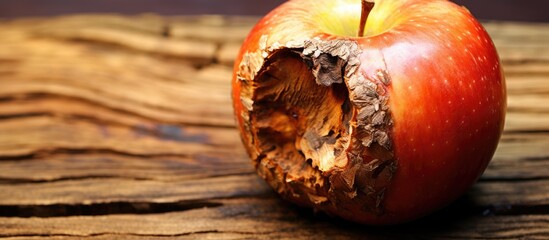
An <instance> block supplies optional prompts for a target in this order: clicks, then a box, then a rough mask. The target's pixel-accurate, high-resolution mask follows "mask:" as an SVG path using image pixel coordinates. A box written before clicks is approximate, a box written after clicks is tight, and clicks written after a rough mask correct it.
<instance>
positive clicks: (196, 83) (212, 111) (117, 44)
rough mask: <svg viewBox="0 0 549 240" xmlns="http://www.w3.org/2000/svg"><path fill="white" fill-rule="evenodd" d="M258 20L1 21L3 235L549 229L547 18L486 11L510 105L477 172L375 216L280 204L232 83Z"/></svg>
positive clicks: (457, 234) (494, 233) (357, 234)
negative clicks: (457, 186)
mask: <svg viewBox="0 0 549 240" xmlns="http://www.w3.org/2000/svg"><path fill="white" fill-rule="evenodd" d="M256 20H257V19H253V18H241V17H230V18H228V17H218V16H210V17H174V18H162V17H157V16H151V15H146V16H136V17H120V16H112V15H105V16H83V15H81V16H67V17H59V18H48V19H19V20H13V21H2V22H0V237H7V238H12V239H42V238H48V237H54V238H58V239H72V238H83V239H112V238H128V239H149V238H172V237H177V238H180V239H196V238H199V239H208V238H212V239H241V238H243V239H256V238H269V239H272V238H292V239H295V238H303V239H305V238H314V239H337V238H340V239H347V238H382V239H385V238H390V237H400V238H402V237H404V238H410V237H420V238H448V239H454V238H458V239H459V238H465V239H474V238H492V239H514V238H527V239H547V238H549V171H548V170H549V44H548V43H549V25H542V24H514V23H486V28H487V29H488V31H489V32H490V33H491V35H492V37H493V38H494V41H495V43H496V46H497V48H498V50H499V53H500V56H501V59H502V62H503V64H504V69H505V73H506V78H507V86H508V94H509V100H508V102H509V104H508V105H509V110H508V115H507V116H508V118H507V122H506V127H505V133H504V136H503V138H502V140H501V142H500V145H499V148H498V150H497V153H496V155H495V157H494V160H493V161H492V162H491V164H490V166H489V167H488V169H487V170H486V172H485V174H484V175H483V177H482V178H481V180H480V181H479V182H478V183H477V184H476V185H475V186H474V187H473V188H472V189H471V190H470V191H469V192H468V193H467V194H466V195H465V196H464V197H462V198H460V199H459V200H458V201H456V202H455V203H454V204H452V205H451V206H449V207H447V208H445V209H443V210H441V211H439V212H437V213H435V214H433V215H431V216H428V217H425V218H423V219H420V220H418V221H415V222H412V223H409V224H404V225H400V226H392V227H368V226H360V225H355V224H352V223H348V222H345V221H342V220H339V219H334V218H330V217H328V216H325V215H323V214H320V213H313V212H312V211H311V210H308V209H300V208H297V207H295V206H293V205H291V204H288V203H286V202H283V201H281V200H279V198H278V197H277V195H275V194H274V193H273V192H272V191H271V189H270V188H269V187H268V186H267V185H266V184H265V183H264V182H263V181H262V180H261V179H260V178H259V177H258V176H257V175H256V174H255V172H254V170H253V168H252V166H251V164H250V162H249V159H248V157H247V156H246V154H245V153H244V151H243V147H242V146H241V143H240V139H239V137H238V134H237V132H236V130H235V129H234V122H233V118H232V110H231V104H230V101H231V99H230V95H229V91H230V86H229V84H230V78H231V72H232V59H233V58H234V56H235V54H236V51H237V50H238V48H239V45H240V42H241V41H242V39H243V37H245V36H246V34H247V32H248V31H249V29H250V28H251V26H252V25H253V23H254V22H255V21H256Z"/></svg>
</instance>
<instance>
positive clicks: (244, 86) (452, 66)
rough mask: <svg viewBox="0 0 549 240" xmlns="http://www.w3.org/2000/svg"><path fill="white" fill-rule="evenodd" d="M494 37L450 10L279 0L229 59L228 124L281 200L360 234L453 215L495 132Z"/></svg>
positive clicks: (445, 5) (498, 108)
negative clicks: (352, 224)
mask: <svg viewBox="0 0 549 240" xmlns="http://www.w3.org/2000/svg"><path fill="white" fill-rule="evenodd" d="M489 39H490V38H489V36H488V34H487V33H486V31H485V30H484V28H483V27H482V26H481V24H480V23H479V22H478V21H477V20H475V19H474V17H473V16H472V15H471V14H470V13H469V12H468V11H467V10H466V9H465V8H463V7H461V6H457V5H455V4H453V3H451V2H449V1H445V0H404V1H397V0H376V1H366V0H292V1H288V2H287V3H284V4H283V5H281V6H279V7H278V8H276V9H274V10H273V11H272V12H271V13H269V14H268V15H267V16H265V17H264V18H263V19H262V20H260V21H259V23H258V24H257V25H256V26H255V27H254V29H253V30H252V31H251V33H250V35H249V36H248V37H247V39H246V40H245V42H244V44H243V46H242V48H241V51H240V53H239V55H238V57H237V59H236V62H235V71H234V77H233V82H232V85H233V91H232V94H233V95H232V97H233V106H234V111H235V117H236V120H237V123H238V127H239V129H240V132H241V136H242V141H243V143H244V146H245V148H246V150H247V152H248V154H249V155H250V157H251V159H252V160H253V163H254V164H255V167H256V169H257V172H258V174H259V175H260V176H261V177H262V178H264V179H265V180H266V181H267V182H268V183H269V184H270V185H271V186H272V187H273V188H274V189H275V190H276V191H277V192H278V193H279V194H280V195H281V196H282V197H283V198H285V199H287V200H289V201H292V202H294V203H296V204H299V205H301V206H306V207H312V208H314V209H317V210H320V211H324V212H326V213H328V214H330V215H335V216H339V217H342V218H344V219H348V220H351V221H356V222H360V223H366V224H395V223H400V222H405V221H410V220H413V219H417V218H419V217H421V216H424V215H426V214H429V213H431V212H433V211H435V210H437V209H440V208H442V207H444V206H446V205H448V204H449V203H451V202H452V201H453V200H455V199H456V198H458V197H459V196H460V195H461V194H463V193H464V192H465V191H466V190H467V189H468V188H469V187H470V186H471V185H472V184H473V183H474V182H475V181H476V180H477V179H478V178H479V176H480V175H481V174H482V172H483V171H484V169H485V168H486V166H487V164H488V162H489V161H490V159H491V158H492V156H493V153H494V151H495V149H496V147H497V143H498V141H499V138H500V135H501V132H502V129H503V124H504V119H505V107H506V91H505V80H504V77H503V74H502V69H501V68H500V66H501V65H500V64H499V58H498V55H497V52H496V50H495V48H494V46H493V44H492V43H491V41H489ZM479 59H480V60H479ZM479 102H481V103H482V104H479ZM451 103H460V104H451ZM472 109H474V110H472Z"/></svg>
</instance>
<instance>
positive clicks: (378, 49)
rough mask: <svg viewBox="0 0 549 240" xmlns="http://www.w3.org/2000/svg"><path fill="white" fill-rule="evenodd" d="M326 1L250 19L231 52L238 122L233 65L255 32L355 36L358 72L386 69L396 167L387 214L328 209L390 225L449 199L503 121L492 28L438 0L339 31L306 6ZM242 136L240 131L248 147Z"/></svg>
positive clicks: (404, 4) (480, 164)
mask: <svg viewBox="0 0 549 240" xmlns="http://www.w3.org/2000/svg"><path fill="white" fill-rule="evenodd" d="M327 2H328V0H323V1H318V0H303V1H289V2H287V3H285V4H283V5H281V6H280V7H278V8H277V9H275V10H273V11H272V12H271V13H270V14H268V15H267V16H266V17H265V18H263V19H262V20H261V21H260V22H259V23H258V24H257V25H256V26H255V27H254V28H253V30H252V31H251V33H250V35H249V36H248V38H247V39H246V41H245V43H244V44H243V46H242V49H241V51H240V53H239V55H238V57H237V59H236V62H235V75H234V78H233V82H232V84H233V99H234V101H233V102H234V103H233V104H234V109H235V116H236V119H237V123H238V125H239V127H240V129H241V131H245V129H244V119H242V118H241V117H240V112H241V111H242V110H243V106H242V103H241V101H238V99H240V88H241V86H240V81H239V80H237V79H236V72H237V71H238V67H239V64H240V62H241V61H242V57H243V55H244V53H246V52H254V51H257V50H258V49H259V47H260V46H259V40H260V38H261V36H263V35H267V36H269V39H276V41H277V42H282V43H284V42H286V41H288V40H292V39H295V38H298V39H299V38H305V39H312V38H314V37H319V38H321V39H326V40H329V39H338V38H339V39H342V38H344V39H352V40H354V41H356V42H357V43H358V44H359V45H360V48H361V50H362V52H361V54H360V62H361V64H360V69H359V71H360V73H361V74H363V75H364V76H374V75H375V74H376V71H377V70H378V69H380V68H383V67H385V68H386V69H387V71H388V74H389V76H390V79H391V82H390V84H388V85H387V86H384V88H385V91H386V94H387V96H388V97H389V105H390V111H391V117H392V121H393V125H392V133H391V134H390V138H391V141H392V143H393V152H394V155H395V159H396V161H397V164H398V168H397V170H396V173H395V174H394V177H393V179H392V182H391V185H390V187H389V188H388V190H387V192H386V195H385V199H384V207H385V214H382V215H375V214H348V213H344V212H343V213H342V212H338V211H337V210H332V211H331V212H329V213H331V214H335V215H339V216H340V217H343V218H345V219H348V220H351V221H356V222H361V223H367V224H376V225H377V224H395V223H400V222H405V221H410V220H413V219H417V218H419V217H421V216H424V215H426V214H429V213H431V212H433V211H435V210H437V209H440V208H442V207H444V206H446V205H448V204H449V203H451V202H452V201H454V200H455V199H456V198H458V197H459V196H460V195H462V194H463V193H464V192H465V191H467V189H469V188H470V187H471V186H472V185H473V183H474V182H475V181H476V180H477V179H478V178H479V177H480V175H481V174H482V172H483V171H484V170H485V168H486V167H487V165H488V163H489V161H490V159H491V158H492V156H493V154H494V152H495V149H496V147H497V143H498V141H499V138H500V135H501V132H502V130H503V126H504V119H505V108H506V90H505V80H504V76H503V73H502V69H501V66H500V63H499V58H498V55H497V52H496V50H495V47H494V45H493V43H492V41H491V39H490V37H489V36H488V34H487V33H486V31H485V30H484V28H483V27H482V26H481V24H480V23H478V22H477V20H475V18H474V17H473V16H472V15H471V14H470V13H469V12H468V11H467V10H466V9H465V8H463V7H460V6H457V5H455V4H453V3H451V2H448V1H444V0H409V1H401V2H399V3H394V4H395V5H399V6H397V8H396V9H392V10H390V11H393V12H392V13H391V14H390V15H391V17H390V18H391V20H390V21H393V22H394V24H393V25H392V26H391V27H390V28H389V29H388V30H386V31H384V32H383V33H381V34H378V35H374V36H368V37H345V36H336V35H332V34H329V33H325V32H323V31H322V30H321V27H319V26H317V25H318V23H317V21H316V20H315V19H313V17H311V16H310V14H309V11H310V10H309V9H314V8H315V7H316V8H318V6H319V5H323V4H327ZM331 17H332V18H334V19H335V18H337V16H331ZM388 21H389V20H388ZM357 24H358V23H357ZM273 41H274V40H273ZM248 141H249V139H247V138H246V137H245V134H244V133H243V142H244V144H245V146H247V148H249V146H250V144H249V142H248ZM248 151H250V149H248Z"/></svg>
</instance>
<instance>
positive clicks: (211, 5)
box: [0, 0, 549, 22]
mask: <svg viewBox="0 0 549 240" xmlns="http://www.w3.org/2000/svg"><path fill="white" fill-rule="evenodd" d="M282 2H284V0H156V1H155V0H0V18H16V17H30V16H55V15H62V14H70V13H122V14H139V13H158V14H162V15H187V14H229V15H264V14H266V13H267V12H268V11H269V10H270V9H273V8H274V7H275V6H277V5H279V4H280V3H282ZM454 2H456V3H458V4H460V5H464V6H466V7H467V8H468V9H469V10H470V11H471V12H472V13H473V14H474V15H475V16H476V17H477V18H479V19H483V20H510V21H536V22H549V0H522V1H521V0H454Z"/></svg>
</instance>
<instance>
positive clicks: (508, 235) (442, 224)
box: [0, 199, 549, 239]
mask: <svg viewBox="0 0 549 240" xmlns="http://www.w3.org/2000/svg"><path fill="white" fill-rule="evenodd" d="M219 202H220V203H221V204H222V205H221V206H219V207H213V208H199V209H190V210H187V211H182V212H169V213H163V214H147V215H139V216H136V215H131V214H129V215H128V214H125V215H106V216H74V217H53V218H0V236H2V237H9V236H22V237H32V236H36V237H39V236H44V235H48V236H59V237H63V236H68V237H86V238H88V237H89V238H90V239H96V238H99V239H102V238H105V237H110V236H118V237H122V236H126V235H129V236H134V237H136V238H137V237H162V236H165V237H167V236H172V237H173V236H178V237H179V236H181V237H189V238H205V237H212V238H216V239H228V238H231V239H232V238H233V237H235V238H237V239H239V238H246V239H249V238H254V239H256V238H260V239H273V238H277V239H278V238H285V239H286V238H292V239H301V238H315V239H334V238H335V239H352V238H376V237H377V238H379V237H385V238H386V237H393V238H402V237H405V238H409V237H411V236H414V237H419V238H426V237H427V238H439V239H440V238H452V239H455V238H467V239H476V238H498V239H513V238H521V237H528V238H532V239H542V238H543V237H544V236H547V234H549V228H548V226H549V218H548V217H547V215H524V216H496V217H494V216H484V217H483V216H482V215H480V214H478V213H471V212H463V211H460V210H461V209H460V208H461V207H462V205H457V204H456V205H454V206H453V207H452V208H453V209H452V210H451V211H449V212H446V213H443V214H439V215H434V216H431V217H429V218H426V219H423V220H420V221H418V222H415V223H412V224H408V225H402V226H397V227H384V228H376V227H364V226H361V227H358V226H356V225H354V224H350V223H346V222H342V221H340V220H337V219H331V218H328V217H326V216H323V215H320V216H314V215H312V214H311V213H310V212H309V211H301V210H298V209H296V208H293V207H291V206H288V205H287V204H284V203H281V202H279V201H278V200H272V199H247V200H245V201H243V200H238V199H236V200H221V201H219ZM464 204H466V203H464ZM475 216H476V217H475ZM227 219H230V220H231V224H226V221H227ZM81 226H86V227H85V228H82V227H81Z"/></svg>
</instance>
